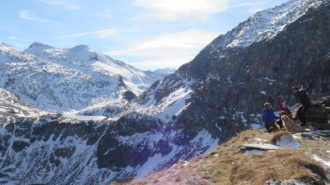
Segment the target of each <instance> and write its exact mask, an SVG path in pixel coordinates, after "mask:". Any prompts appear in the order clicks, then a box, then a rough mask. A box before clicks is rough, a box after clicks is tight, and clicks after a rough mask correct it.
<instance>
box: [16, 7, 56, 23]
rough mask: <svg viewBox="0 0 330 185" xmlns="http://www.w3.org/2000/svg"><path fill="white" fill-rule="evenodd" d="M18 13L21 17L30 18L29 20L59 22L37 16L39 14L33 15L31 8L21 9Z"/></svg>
mask: <svg viewBox="0 0 330 185" xmlns="http://www.w3.org/2000/svg"><path fill="white" fill-rule="evenodd" d="M18 15H19V16H20V18H22V19H25V20H29V21H36V22H44V23H51V24H59V23H58V22H56V21H52V20H49V19H43V18H40V17H37V16H35V15H33V14H32V13H31V12H30V11H29V10H21V11H19V12H18Z"/></svg>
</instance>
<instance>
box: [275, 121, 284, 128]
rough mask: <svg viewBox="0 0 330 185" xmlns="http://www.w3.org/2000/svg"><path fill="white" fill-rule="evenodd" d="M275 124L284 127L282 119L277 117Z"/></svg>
mask: <svg viewBox="0 0 330 185" xmlns="http://www.w3.org/2000/svg"><path fill="white" fill-rule="evenodd" d="M276 124H277V125H278V126H280V129H284V126H283V121H282V120H281V119H278V120H277V121H276Z"/></svg>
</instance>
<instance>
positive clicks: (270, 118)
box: [263, 102, 279, 132]
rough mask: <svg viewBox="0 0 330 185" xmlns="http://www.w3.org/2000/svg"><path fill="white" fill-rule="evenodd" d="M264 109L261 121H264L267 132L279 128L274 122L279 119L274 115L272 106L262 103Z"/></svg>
mask: <svg viewBox="0 0 330 185" xmlns="http://www.w3.org/2000/svg"><path fill="white" fill-rule="evenodd" d="M264 107H265V108H264V110H263V121H264V123H265V127H266V129H267V131H268V132H272V131H277V130H279V128H278V127H277V125H276V124H275V122H276V120H277V119H279V118H278V117H276V116H275V114H274V111H273V107H272V105H271V104H270V103H268V102H267V103H265V104H264Z"/></svg>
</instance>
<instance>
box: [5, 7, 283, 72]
mask: <svg viewBox="0 0 330 185" xmlns="http://www.w3.org/2000/svg"><path fill="white" fill-rule="evenodd" d="M286 1H287V0H93V1H92V0H4V1H2V2H1V7H0V24H1V28H0V35H1V37H0V38H1V40H0V42H4V43H7V44H10V45H13V46H16V47H18V48H20V49H25V48H26V47H28V46H29V44H31V43H32V42H33V41H38V42H42V43H45V44H49V45H52V46H54V47H60V48H69V47H73V46H75V45H78V44H86V45H89V46H90V47H91V48H93V49H95V50H97V51H100V52H104V53H107V54H109V55H110V56H111V57H113V58H115V59H119V60H122V61H124V62H126V63H129V64H132V65H134V66H136V67H139V68H141V69H156V68H165V67H179V66H180V65H182V64H183V63H186V62H189V61H190V60H192V59H193V58H194V57H195V56H196V55H197V54H198V52H199V51H200V50H201V49H202V48H203V47H205V46H206V45H207V44H208V43H209V42H211V41H212V40H213V39H214V38H216V37H217V36H218V35H219V34H223V33H226V32H227V31H229V30H230V29H232V28H234V27H235V26H237V25H238V24H239V23H240V22H242V21H244V20H245V19H247V18H248V17H249V16H251V15H253V13H255V12H257V11H259V10H262V9H265V8H269V7H273V6H275V5H278V4H281V3H283V2H286Z"/></svg>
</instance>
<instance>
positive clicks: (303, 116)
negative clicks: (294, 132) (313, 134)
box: [299, 106, 308, 126]
mask: <svg viewBox="0 0 330 185" xmlns="http://www.w3.org/2000/svg"><path fill="white" fill-rule="evenodd" d="M307 109H308V107H305V106H303V107H302V108H301V111H300V116H299V119H300V121H301V125H303V126H304V125H306V111H307Z"/></svg>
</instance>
